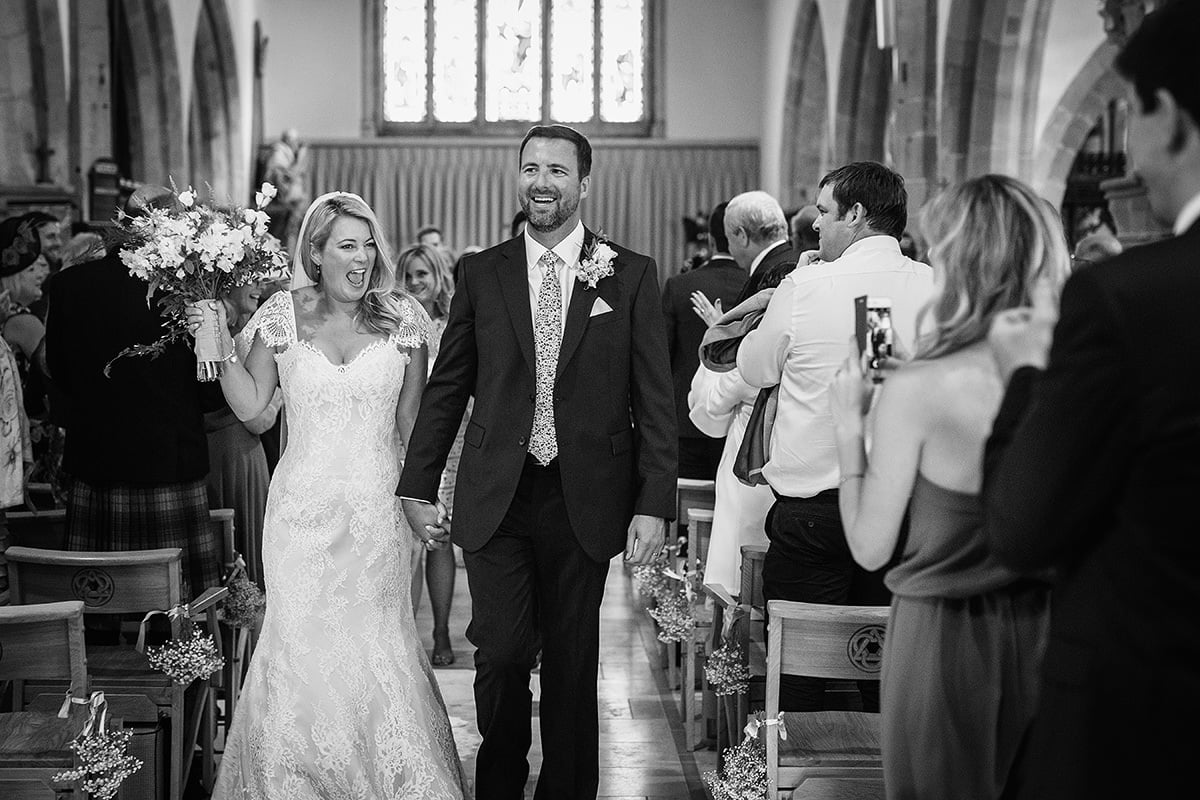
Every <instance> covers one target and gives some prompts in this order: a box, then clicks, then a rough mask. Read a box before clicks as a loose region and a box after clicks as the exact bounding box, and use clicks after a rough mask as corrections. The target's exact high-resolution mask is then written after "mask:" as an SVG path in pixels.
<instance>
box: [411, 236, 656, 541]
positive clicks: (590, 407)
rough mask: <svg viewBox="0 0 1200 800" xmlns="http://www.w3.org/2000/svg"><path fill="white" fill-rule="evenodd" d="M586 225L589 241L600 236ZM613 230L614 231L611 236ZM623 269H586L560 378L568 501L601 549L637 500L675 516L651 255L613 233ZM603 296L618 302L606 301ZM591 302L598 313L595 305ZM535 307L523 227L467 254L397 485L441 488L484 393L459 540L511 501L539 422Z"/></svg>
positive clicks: (561, 455)
mask: <svg viewBox="0 0 1200 800" xmlns="http://www.w3.org/2000/svg"><path fill="white" fill-rule="evenodd" d="M593 239H594V236H593V234H592V233H591V231H587V232H586V233H585V236H584V252H586V251H587V250H588V249H589V248H590V247H591V245H592V241H593ZM610 244H611V243H610ZM611 246H612V247H613V249H614V250H616V252H617V256H616V258H615V259H614V260H613V262H612V265H613V268H614V270H615V274H614V275H612V276H610V277H607V278H603V279H601V280H600V281H599V282H598V284H597V286H596V288H595V289H589V288H587V285H586V284H584V283H576V284H575V286H574V288H573V289H572V293H571V300H570V304H569V305H568V307H567V311H566V329H565V331H564V332H563V338H562V346H561V348H560V350H559V356H558V372H557V378H556V381H555V387H554V415H555V427H556V430H557V434H558V463H559V469H560V471H561V475H562V489H563V495H564V499H565V501H566V508H567V515H568V518H569V519H570V522H571V527H572V529H573V530H574V533H575V536H576V537H578V540H579V544H580V546H581V547H582V548H583V550H584V551H585V552H586V553H587V554H588V555H589V556H590V557H591V558H593V559H595V560H597V561H604V560H608V559H609V558H611V557H613V556H614V555H616V554H617V553H619V552H621V550H622V549H624V547H625V539H626V533H627V530H628V527H629V521H630V518H631V517H632V515H633V514H635V513H636V514H648V515H651V516H656V517H664V518H667V519H673V518H674V516H675V488H676V447H677V444H676V430H675V409H674V396H673V392H672V389H671V367H670V364H669V363H668V358H667V345H666V338H665V335H664V332H663V321H662V312H661V306H660V300H659V293H658V275H657V270H656V267H655V264H654V261H653V260H652V259H650V258H647V257H646V256H643V255H639V254H637V253H634V252H631V251H629V250H626V249H625V248H623V247H620V246H617V245H611ZM600 301H603V303H606V304H607V305H608V307H609V308H611V309H612V310H611V311H605V312H603V313H600V311H601V306H600V305H598V304H599V303H600ZM593 312H595V313H593ZM535 363H536V361H535V353H534V342H533V318H532V312H531V310H530V303H529V278H528V267H527V264H526V259H525V243H524V238H523V237H520V236H518V237H516V238H514V239H510V240H508V241H507V242H504V243H503V244H500V245H497V246H496V247H493V248H491V249H489V250H485V251H483V252H480V253H477V254H475V255H471V256H468V257H467V258H466V259H465V260H464V261H463V264H462V265H461V267H460V268H459V274H458V283H457V285H456V287H455V293H454V299H453V301H452V302H451V304H450V316H449V320H448V321H447V325H446V330H445V332H444V333H443V334H442V341H441V351H440V352H439V354H438V358H437V362H436V363H435V364H434V367H433V373H432V374H431V375H430V378H429V383H428V385H427V386H426V388H425V394H424V397H423V398H422V400H421V410H420V413H419V415H418V419H417V424H416V426H415V429H414V430H413V433H412V436H411V439H410V442H409V445H408V449H407V454H406V457H405V464H404V471H403V473H402V474H401V477H400V484H399V486H398V488H397V490H396V494H398V495H400V496H401V497H412V498H420V499H425V500H433V499H435V498H436V497H437V490H438V481H439V476H440V475H441V472H442V468H443V467H444V465H445V461H446V453H447V452H448V451H449V449H450V444H451V442H452V441H453V439H454V435H455V433H456V432H457V430H458V427H459V424H460V421H461V420H462V416H463V411H464V410H465V409H466V405H467V399H468V398H469V397H470V396H472V395H474V397H475V404H474V406H473V408H472V411H471V420H470V422H469V423H468V425H467V429H466V432H465V435H464V437H463V451H462V460H461V461H460V462H459V467H458V483H457V486H456V489H455V503H454V525H453V529H452V535H453V541H454V543H455V544H458V545H461V546H462V547H463V548H464V549H465V550H467V551H469V552H473V551H475V550H477V549H479V548H480V547H482V546H483V545H484V544H486V543H487V541H488V539H490V538H491V536H492V534H493V533H495V532H496V529H497V527H498V526H499V525H500V523H501V521H502V520H503V518H504V515H505V513H506V512H507V511H508V508H509V505H510V503H511V502H512V499H513V495H514V493H515V491H516V488H517V481H518V479H519V478H520V476H521V471H522V469H523V468H524V466H525V459H526V453H527V451H528V449H529V434H530V430H531V429H532V427H533V405H534V366H535Z"/></svg>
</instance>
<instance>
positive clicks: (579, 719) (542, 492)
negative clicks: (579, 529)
mask: <svg viewBox="0 0 1200 800" xmlns="http://www.w3.org/2000/svg"><path fill="white" fill-rule="evenodd" d="M464 560H465V563H466V567H467V580H468V582H469V584H470V590H471V624H470V626H469V627H468V628H467V638H468V639H470V641H471V643H472V644H474V645H475V647H476V648H477V650H476V653H475V669H476V675H475V704H476V715H477V718H478V722H479V732H480V734H482V736H483V743H482V744H481V745H480V747H479V752H478V754H477V755H476V767H475V797H476V800H521V798H522V797H523V792H524V787H525V783H526V781H527V780H528V777H529V761H528V754H529V746H530V743H531V718H532V711H533V703H532V697H533V696H532V693H531V692H530V688H529V686H530V674H531V671H532V669H533V666H534V663H535V661H536V659H537V654H538V650H539V648H540V650H541V671H540V683H541V698H540V701H539V721H540V726H541V738H542V765H541V770H540V772H539V774H538V780H537V790H536V792H535V794H534V797H535V798H537V800H593V799H594V798H595V797H596V791H597V787H598V784H599V722H598V711H597V691H596V677H597V676H596V672H597V664H598V662H599V657H600V601H601V599H602V598H603V595H604V581H605V578H606V576H607V574H608V563H607V562H604V563H598V562H596V561H593V560H592V559H591V558H589V557H588V556H587V554H586V553H584V551H583V549H582V548H581V547H580V546H579V543H578V541H577V540H576V539H575V534H574V533H573V532H572V530H571V525H570V522H569V521H568V519H567V509H566V505H565V504H564V501H563V493H562V479H561V476H560V474H559V469H558V462H557V461H552V462H551V463H550V465H549V466H547V467H542V466H539V465H538V464H537V462H536V461H534V460H533V459H532V458H531V457H530V458H527V459H526V462H525V467H524V469H523V471H522V473H521V479H520V482H519V484H518V486H517V492H516V495H515V496H514V498H513V501H512V505H511V506H510V507H509V510H508V513H507V514H506V515H505V517H504V521H503V522H502V523H501V524H500V528H499V529H498V530H497V532H496V533H495V535H493V536H492V538H491V539H490V540H489V541H488V543H487V544H485V545H484V546H483V547H481V548H480V549H479V550H476V551H475V552H473V553H465V554H464Z"/></svg>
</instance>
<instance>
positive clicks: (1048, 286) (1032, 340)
mask: <svg viewBox="0 0 1200 800" xmlns="http://www.w3.org/2000/svg"><path fill="white" fill-rule="evenodd" d="M1032 295H1033V306H1032V307H1030V306H1022V307H1021V308H1010V309H1008V310H1007V311H1001V312H1000V313H999V314H997V315H996V317H995V319H993V320H992V327H991V330H990V331H989V332H988V344H989V345H990V346H991V348H992V357H993V358H995V359H996V366H997V367H998V368H999V369H1000V377H1001V378H1002V379H1003V380H1004V382H1005V383H1007V382H1008V379H1009V377H1010V376H1011V375H1012V374H1013V372H1014V371H1016V369H1017V368H1018V367H1025V366H1033V367H1037V368H1038V369H1045V368H1046V362H1047V360H1048V359H1049V357H1050V344H1051V342H1052V341H1053V340H1054V325H1055V323H1056V322H1058V302H1057V300H1056V299H1055V291H1054V285H1053V284H1052V283H1051V282H1050V281H1049V280H1047V279H1045V278H1042V279H1040V280H1038V282H1037V283H1036V284H1035V285H1034V287H1033V292H1032Z"/></svg>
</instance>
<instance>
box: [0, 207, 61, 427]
mask: <svg viewBox="0 0 1200 800" xmlns="http://www.w3.org/2000/svg"><path fill="white" fill-rule="evenodd" d="M49 274H50V267H49V265H48V264H47V263H46V259H45V257H44V256H43V255H42V247H41V242H40V240H39V238H38V233H37V225H36V222H35V221H34V220H33V219H31V218H30V217H28V216H23V217H9V218H8V219H6V220H4V221H3V222H0V296H2V297H3V298H4V302H3V303H0V335H2V336H3V337H4V341H6V342H7V343H8V345H9V346H10V347H11V348H12V351H13V353H14V354H15V355H16V357H17V367H18V370H19V372H20V375H21V385H22V386H23V387H24V389H25V410H26V411H27V412H28V413H29V416H30V417H41V416H43V415H44V414H45V411H46V397H45V383H44V375H45V369H46V363H45V355H44V352H45V351H44V348H43V340H44V339H45V337H46V327H45V326H44V325H43V324H42V321H41V320H40V319H38V318H37V316H36V315H34V314H33V313H32V312H31V311H30V310H29V305H30V304H31V303H33V302H34V301H36V300H39V299H41V296H42V282H43V281H45V280H46V277H47V276H48V275H49ZM31 381H32V385H31Z"/></svg>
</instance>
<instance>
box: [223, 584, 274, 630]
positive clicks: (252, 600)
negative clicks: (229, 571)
mask: <svg viewBox="0 0 1200 800" xmlns="http://www.w3.org/2000/svg"><path fill="white" fill-rule="evenodd" d="M226 588H228V589H229V597H228V598H226V600H225V602H224V603H222V604H221V616H222V618H223V619H224V620H225V621H226V622H227V623H229V624H230V625H232V626H233V627H235V628H254V627H257V626H258V623H259V622H260V621H261V620H262V616H263V612H264V611H265V610H266V608H267V598H266V595H264V594H263V591H262V589H259V588H258V585H257V584H255V583H254V582H253V581H251V580H250V578H248V577H247V576H246V573H245V571H244V570H238V571H237V572H235V573H234V575H233V576H232V577H231V578H230V579H229V583H228V584H227V587H226Z"/></svg>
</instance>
